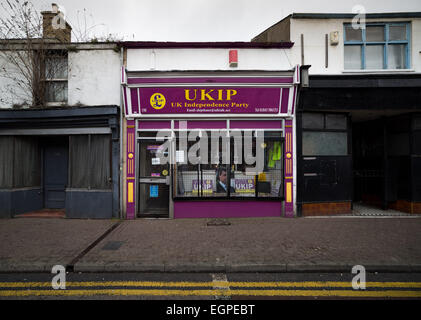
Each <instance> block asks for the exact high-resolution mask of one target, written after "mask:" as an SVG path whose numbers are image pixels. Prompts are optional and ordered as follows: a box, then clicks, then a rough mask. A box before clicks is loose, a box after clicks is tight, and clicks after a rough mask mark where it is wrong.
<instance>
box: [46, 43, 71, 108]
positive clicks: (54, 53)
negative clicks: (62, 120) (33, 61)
mask: <svg viewBox="0 0 421 320" xmlns="http://www.w3.org/2000/svg"><path fill="white" fill-rule="evenodd" d="M57 58H63V59H64V60H66V68H67V70H66V75H67V77H66V78H50V77H49V76H48V75H47V68H48V66H47V65H48V63H47V60H49V59H57ZM43 68H44V70H43V81H44V91H45V92H44V99H45V103H46V104H47V106H61V105H66V104H67V103H68V101H69V54H68V52H67V51H66V50H49V51H48V52H47V53H46V55H45V61H44V64H43ZM54 83H60V84H62V83H64V84H65V89H64V90H65V91H66V94H65V96H66V99H65V101H48V99H47V90H48V89H47V87H48V86H49V85H50V84H54Z"/></svg>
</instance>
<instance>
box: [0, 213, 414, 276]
mask: <svg viewBox="0 0 421 320" xmlns="http://www.w3.org/2000/svg"><path fill="white" fill-rule="evenodd" d="M209 222H214V220H212V219H176V220H170V219H137V220H132V221H126V220H121V221H120V220H77V219H38V218H22V219H3V220H0V272H51V268H52V267H53V266H54V265H63V266H65V267H66V268H67V270H69V271H74V272H310V271H311V272H350V270H351V268H352V267H353V266H355V265H363V266H364V267H365V268H366V270H367V271H369V272H376V271H378V272H421V232H420V231H421V219H420V218H419V217H407V216H404V217H398V216H397V217H329V218H323V219H319V218H236V219H225V220H224V221H222V222H224V223H211V225H209ZM227 222H228V223H229V225H227V224H226V223H227Z"/></svg>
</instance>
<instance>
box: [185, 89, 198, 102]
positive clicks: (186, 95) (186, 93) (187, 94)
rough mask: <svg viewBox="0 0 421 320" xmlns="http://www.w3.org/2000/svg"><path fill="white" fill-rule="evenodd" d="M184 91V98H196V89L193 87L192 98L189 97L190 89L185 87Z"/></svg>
mask: <svg viewBox="0 0 421 320" xmlns="http://www.w3.org/2000/svg"><path fill="white" fill-rule="evenodd" d="M184 93H185V97H186V100H196V89H194V98H193V99H190V90H189V89H185V90H184Z"/></svg>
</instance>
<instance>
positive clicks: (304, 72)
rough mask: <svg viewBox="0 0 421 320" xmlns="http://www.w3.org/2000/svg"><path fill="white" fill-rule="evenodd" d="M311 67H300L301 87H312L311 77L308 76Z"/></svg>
mask: <svg viewBox="0 0 421 320" xmlns="http://www.w3.org/2000/svg"><path fill="white" fill-rule="evenodd" d="M310 67H311V65H304V66H301V67H300V73H301V75H300V76H301V86H302V87H304V88H307V87H308V86H309V85H310V80H309V75H308V69H309V68H310Z"/></svg>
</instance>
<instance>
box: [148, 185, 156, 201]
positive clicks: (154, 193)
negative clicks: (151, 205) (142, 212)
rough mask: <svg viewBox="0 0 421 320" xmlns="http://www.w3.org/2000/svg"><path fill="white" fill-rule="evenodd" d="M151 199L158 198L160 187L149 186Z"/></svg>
mask: <svg viewBox="0 0 421 320" xmlns="http://www.w3.org/2000/svg"><path fill="white" fill-rule="evenodd" d="M149 197H151V198H158V186H157V185H152V186H149Z"/></svg>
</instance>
